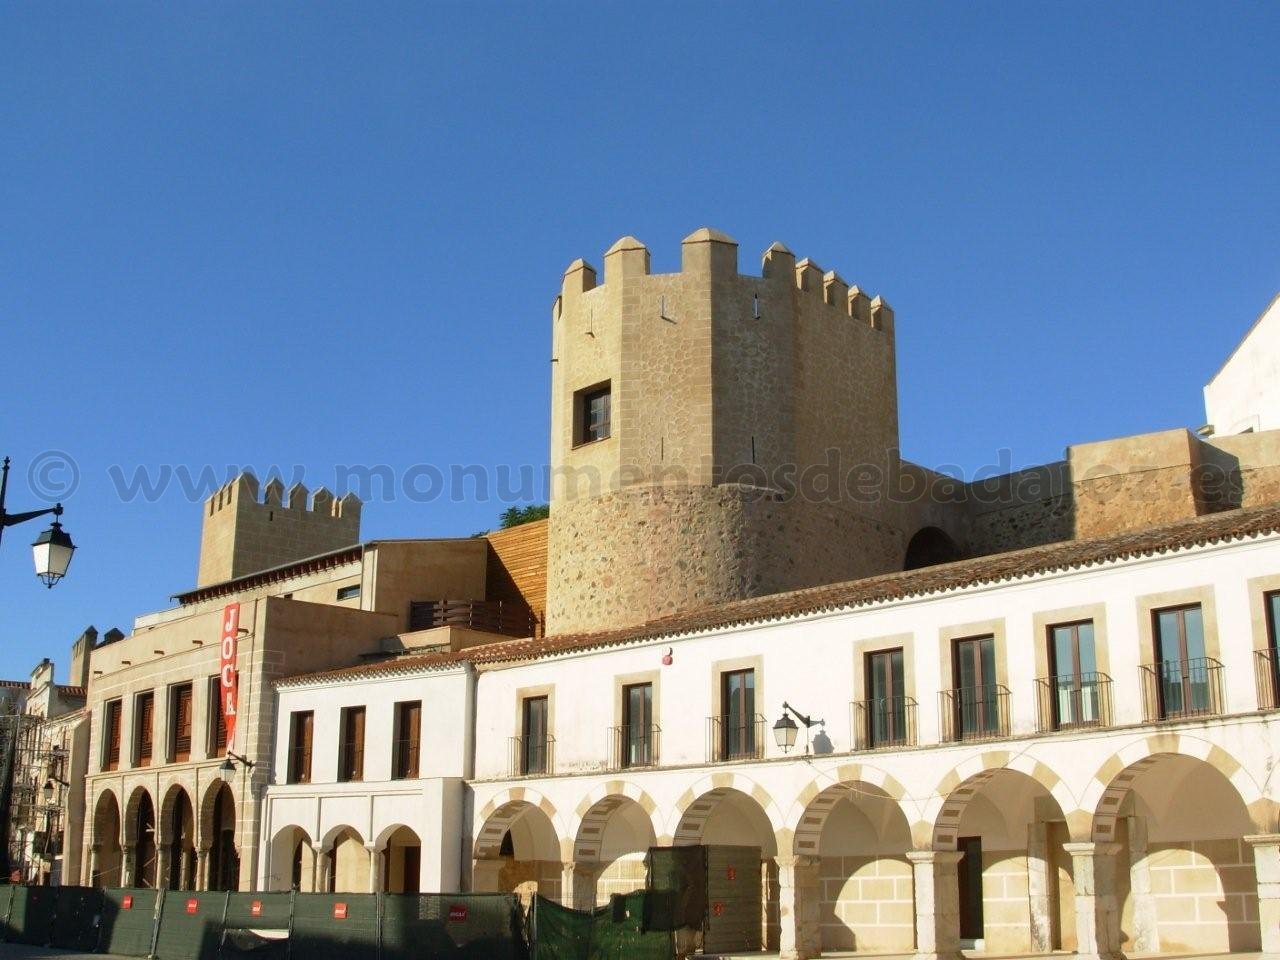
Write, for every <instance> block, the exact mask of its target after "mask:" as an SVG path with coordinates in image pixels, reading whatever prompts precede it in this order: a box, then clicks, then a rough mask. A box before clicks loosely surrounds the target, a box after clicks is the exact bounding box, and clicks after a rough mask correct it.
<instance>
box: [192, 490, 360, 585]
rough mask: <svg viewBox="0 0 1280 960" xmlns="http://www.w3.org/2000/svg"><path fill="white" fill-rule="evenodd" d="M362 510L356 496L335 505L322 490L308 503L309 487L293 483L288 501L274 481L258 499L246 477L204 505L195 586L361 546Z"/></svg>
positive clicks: (330, 494) (325, 491) (330, 497)
mask: <svg viewBox="0 0 1280 960" xmlns="http://www.w3.org/2000/svg"><path fill="white" fill-rule="evenodd" d="M360 506H361V505H360V500H359V498H358V497H357V496H356V495H355V494H354V493H348V494H347V495H346V496H345V497H343V498H342V499H341V500H337V499H334V496H333V494H332V493H330V492H329V491H328V490H326V489H325V488H324V487H319V488H318V489H317V490H316V491H315V493H313V494H311V497H310V503H308V497H307V488H306V487H304V486H303V485H302V484H300V483H295V484H294V485H293V486H292V487H290V488H289V490H288V494H287V495H286V493H285V489H284V484H283V483H282V482H281V481H280V480H279V478H274V477H273V478H272V479H271V480H269V481H268V482H267V485H266V488H265V490H264V491H263V496H262V498H261V499H259V497H258V479H257V477H255V476H254V475H253V474H251V473H242V474H240V476H238V477H236V478H235V479H234V480H232V481H231V482H230V483H228V484H227V485H226V486H224V487H223V488H222V489H220V490H218V492H217V493H215V494H213V496H211V497H210V498H209V499H208V500H206V501H205V505H204V527H203V529H202V531H201V534H200V569H199V573H198V574H197V576H196V586H198V587H203V586H207V585H209V584H211V583H219V582H221V581H223V580H231V579H233V578H235V577H242V576H244V575H245V574H249V573H254V572H255V571H258V570H269V569H270V568H271V567H277V566H280V565H281V564H284V563H290V562H291V561H294V560H301V559H303V558H304V557H312V556H315V555H316V554H320V553H327V552H329V551H330V550H337V549H339V548H341V547H347V546H350V545H352V544H354V543H358V542H359V540H360Z"/></svg>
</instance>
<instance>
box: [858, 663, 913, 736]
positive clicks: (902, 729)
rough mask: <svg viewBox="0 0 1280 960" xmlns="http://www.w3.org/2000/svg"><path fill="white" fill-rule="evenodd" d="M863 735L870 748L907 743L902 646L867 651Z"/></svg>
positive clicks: (905, 692)
mask: <svg viewBox="0 0 1280 960" xmlns="http://www.w3.org/2000/svg"><path fill="white" fill-rule="evenodd" d="M866 736H867V743H868V745H869V746H870V747H871V748H872V749H875V748H876V747H887V746H893V745H895V744H905V743H907V691H906V685H905V682H904V680H903V675H902V648H901V647H898V648H896V649H894V650H878V651H876V652H875V653H869V654H867V732H866Z"/></svg>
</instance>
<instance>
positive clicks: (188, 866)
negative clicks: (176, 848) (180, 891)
mask: <svg viewBox="0 0 1280 960" xmlns="http://www.w3.org/2000/svg"><path fill="white" fill-rule="evenodd" d="M180 869H181V873H182V883H183V884H184V889H188V890H194V889H195V888H196V850H195V847H183V848H182V867H181V868H180Z"/></svg>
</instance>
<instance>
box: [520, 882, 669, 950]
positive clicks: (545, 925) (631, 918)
mask: <svg viewBox="0 0 1280 960" xmlns="http://www.w3.org/2000/svg"><path fill="white" fill-rule="evenodd" d="M649 896H650V894H648V893H646V892H644V891H637V892H636V893H628V894H626V895H623V894H614V895H613V896H612V897H610V898H609V903H608V905H607V906H603V907H597V908H596V909H595V910H571V909H570V908H568V907H563V906H561V905H560V904H558V903H556V902H555V901H554V900H548V899H546V898H545V897H541V896H535V897H534V901H533V920H532V931H533V932H532V937H531V939H532V940H533V943H534V948H533V951H534V952H533V960H672V958H673V957H674V956H675V934H674V933H673V931H671V930H651V929H647V928H646V927H645V925H644V917H645V901H646V899H647V898H648V897H649Z"/></svg>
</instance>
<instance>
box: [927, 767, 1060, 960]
mask: <svg viewBox="0 0 1280 960" xmlns="http://www.w3.org/2000/svg"><path fill="white" fill-rule="evenodd" d="M1070 839H1071V837H1070V834H1069V832H1068V830H1067V823H1066V817H1065V815H1064V814H1063V811H1062V809H1061V807H1060V806H1059V804H1058V801H1057V800H1056V799H1054V797H1053V795H1052V794H1051V793H1050V792H1049V790H1048V789H1047V788H1046V787H1045V786H1044V784H1042V783H1040V782H1039V781H1037V780H1035V779H1033V778H1032V777H1030V776H1028V775H1027V774H1025V773H1021V772H1019V771H1017V770H1011V769H1007V768H1001V769H995V770H986V771H983V772H982V773H979V774H976V775H974V776H972V777H969V778H968V779H967V780H965V781H963V782H962V783H960V784H958V785H957V786H956V787H955V788H954V789H953V790H952V791H951V793H950V795H949V796H948V797H947V799H946V802H945V803H943V805H942V812H941V813H940V814H939V816H938V822H937V823H936V824H935V826H934V846H935V848H937V849H940V850H957V851H959V852H960V861H959V863H957V864H956V866H955V870H956V884H957V887H958V900H959V907H960V910H959V926H960V931H959V932H960V945H961V947H962V948H965V949H974V950H985V951H986V952H987V953H997V954H999V953H1048V952H1050V951H1052V950H1074V949H1075V946H1076V936H1075V931H1076V917H1075V886H1074V883H1073V882H1072V876H1073V871H1072V862H1071V856H1070V854H1069V853H1068V852H1067V850H1066V848H1065V846H1064V845H1065V844H1067V843H1069V842H1070ZM1028 920H1029V921H1030V922H1028Z"/></svg>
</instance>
